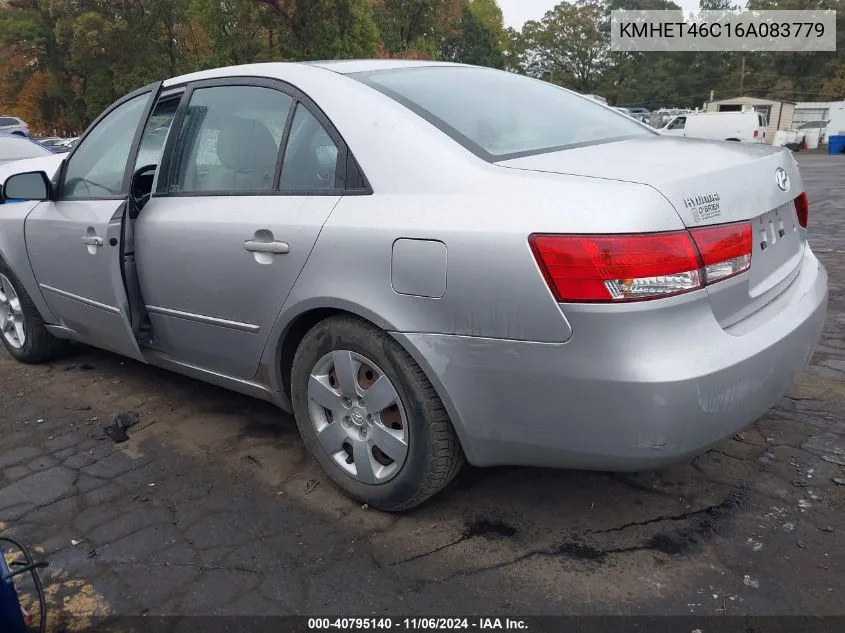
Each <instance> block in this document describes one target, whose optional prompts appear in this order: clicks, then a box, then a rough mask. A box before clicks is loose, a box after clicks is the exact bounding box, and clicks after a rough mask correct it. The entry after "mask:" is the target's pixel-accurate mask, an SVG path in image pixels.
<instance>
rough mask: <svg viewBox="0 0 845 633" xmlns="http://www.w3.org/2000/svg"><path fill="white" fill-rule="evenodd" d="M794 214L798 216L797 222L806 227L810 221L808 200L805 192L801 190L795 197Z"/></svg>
mask: <svg viewBox="0 0 845 633" xmlns="http://www.w3.org/2000/svg"><path fill="white" fill-rule="evenodd" d="M795 214H796V215H797V216H798V224H800V225H801V228H804V229H806V228H807V223H808V222H809V221H810V202H809V201H808V200H807V192H806V191H805V192H803V193H802V194H801V195H800V196H798V197H797V198H795Z"/></svg>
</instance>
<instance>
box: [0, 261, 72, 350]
mask: <svg viewBox="0 0 845 633" xmlns="http://www.w3.org/2000/svg"><path fill="white" fill-rule="evenodd" d="M0 339H3V345H5V346H6V349H7V350H9V353H10V354H11V355H12V356H14V357H15V358H16V359H17V360H19V361H21V362H24V363H43V362H45V361H48V360H50V359H51V358H53V356H54V355H55V354H56V352H57V351H58V349H59V346H60V343H61V342H60V341H59V340H58V339H56V338H55V337H54V336H53V335H52V334H50V333H49V332H48V331H47V328H46V327H44V320H43V319H42V318H41V315H40V314H39V313H38V310H36V308H35V306H34V305H33V304H32V301H31V300H30V298H29V295H28V294H26V291H25V290H24V289H23V287H21V285H20V282H18V280H17V278H16V277H15V276H14V275H13V274H12V272H11V271H9V270H7V269H6V267H5V266H4V265H3V263H2V262H0Z"/></svg>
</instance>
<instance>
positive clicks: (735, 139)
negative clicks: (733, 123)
mask: <svg viewBox="0 0 845 633" xmlns="http://www.w3.org/2000/svg"><path fill="white" fill-rule="evenodd" d="M725 140H726V141H734V142H736V143H739V139H738V138H726V139H725Z"/></svg>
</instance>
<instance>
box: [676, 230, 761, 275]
mask: <svg viewBox="0 0 845 633" xmlns="http://www.w3.org/2000/svg"><path fill="white" fill-rule="evenodd" d="M690 234H691V235H692V239H693V240H694V241H695V245H696V246H697V247H698V252H699V253H701V262H702V263H703V264H704V282H705V283H706V284H709V283H715V282H717V281H721V280H722V279H727V278H728V277H733V276H734V275H738V274H740V273H744V272H745V271H746V270H748V269H749V268H751V249H752V244H751V224H750V223H749V222H743V223H740V224H721V225H718V226H703V227H701V228H700V229H693V230H692V231H690Z"/></svg>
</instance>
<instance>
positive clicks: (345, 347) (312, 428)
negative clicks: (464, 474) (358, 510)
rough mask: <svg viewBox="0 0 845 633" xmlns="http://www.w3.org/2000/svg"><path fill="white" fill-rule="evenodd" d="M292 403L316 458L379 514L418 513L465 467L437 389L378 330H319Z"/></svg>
mask: <svg viewBox="0 0 845 633" xmlns="http://www.w3.org/2000/svg"><path fill="white" fill-rule="evenodd" d="M291 395H292V402H293V408H294V413H295V414H296V421H297V425H298V426H299V431H300V433H301V434H302V438H303V440H304V441H305V444H306V446H307V447H308V449H309V451H310V452H311V454H312V455H313V456H314V457H315V458H316V459H317V461H318V462H319V463H320V465H321V466H322V467H323V469H324V470H325V471H326V473H327V474H328V476H329V478H331V480H332V481H333V482H334V483H335V484H336V485H337V486H338V487H340V488H341V489H342V490H343V491H344V492H346V493H347V494H349V495H350V496H352V497H354V498H355V499H358V500H359V501H362V502H364V503H367V504H369V505H371V506H373V507H374V508H378V509H381V510H387V511H401V510H408V509H410V508H413V507H414V506H417V505H419V504H420V503H422V502H423V501H425V500H426V499H428V498H429V497H431V496H432V495H434V494H436V493H437V492H438V491H440V490H441V489H442V488H443V487H444V486H446V485H447V484H448V483H449V482H450V481H451V480H452V479H453V478H454V477H455V475H456V474H457V473H458V471H459V470H460V467H461V466H462V465H463V462H464V456H463V452H462V451H461V448H460V444H459V442H458V438H457V436H456V434H455V430H454V428H453V427H452V424H451V422H450V421H449V417H448V415H447V414H446V410H445V409H444V408H443V403H442V402H441V401H440V398H439V397H438V396H437V394H436V393H435V391H434V388H433V387H432V385H431V383H430V382H429V381H428V379H427V378H426V376H425V374H424V373H423V372H422V370H421V369H420V367H419V366H418V365H417V364H416V363H415V362H414V361H413V359H412V358H411V357H410V356H409V355H408V353H407V352H405V350H404V349H402V347H401V346H400V345H399V344H398V343H397V342H396V341H395V340H393V339H392V338H391V337H390V336H389V335H387V334H386V333H385V332H383V331H381V330H380V329H378V328H376V327H375V326H373V325H371V324H369V323H366V322H364V321H361V320H359V319H356V318H354V317H346V316H342V317H331V318H329V319H326V320H325V321H322V322H320V323H318V324H317V325H316V326H314V328H312V329H311V330H310V331H309V332H308V333H307V334H306V335H305V337H304V338H303V340H302V342H301V343H300V345H299V348H298V349H297V352H296V355H295V357H294V361H293V371H292V374H291Z"/></svg>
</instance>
